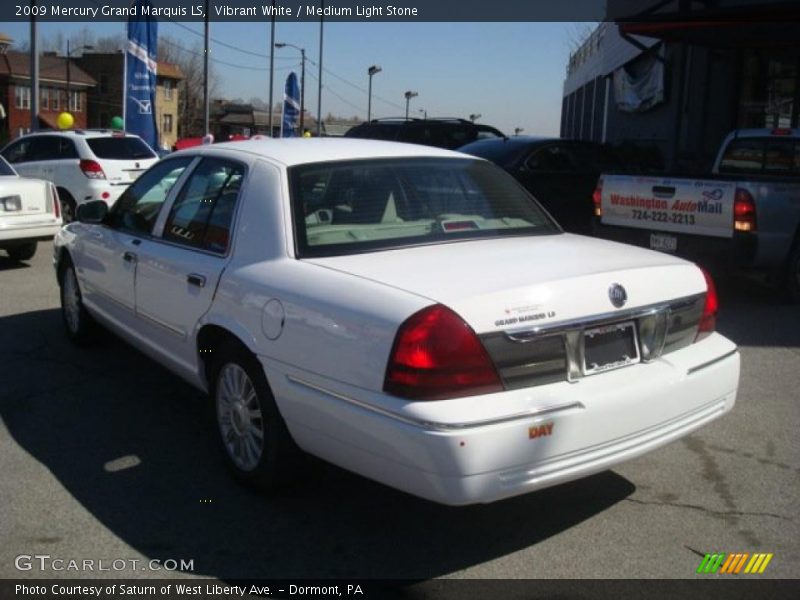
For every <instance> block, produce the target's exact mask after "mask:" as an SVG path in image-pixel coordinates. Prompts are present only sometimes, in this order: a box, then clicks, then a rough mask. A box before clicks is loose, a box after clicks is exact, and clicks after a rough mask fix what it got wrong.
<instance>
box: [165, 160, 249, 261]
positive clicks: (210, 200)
mask: <svg viewBox="0 0 800 600" xmlns="http://www.w3.org/2000/svg"><path fill="white" fill-rule="evenodd" d="M243 179H244V167H243V166H242V165H240V164H237V163H233V162H230V161H225V160H219V159H215V158H207V159H204V160H203V161H202V162H201V163H200V164H199V165H198V166H197V168H196V169H195V170H194V171H193V172H192V174H191V175H190V177H189V179H188V180H187V182H186V184H185V185H184V186H183V189H181V191H180V194H179V195H178V199H177V200H176V201H175V204H174V205H173V207H172V210H171V211H170V214H169V217H168V219H167V224H166V226H165V227H164V239H165V240H169V241H172V242H176V243H179V244H183V245H186V246H192V247H194V248H200V249H202V250H207V251H209V252H215V253H217V254H225V253H226V252H227V251H228V244H229V241H230V237H231V235H230V234H231V224H232V223H233V214H234V210H235V209H236V200H237V198H238V197H239V190H240V189H241V187H242V180H243Z"/></svg>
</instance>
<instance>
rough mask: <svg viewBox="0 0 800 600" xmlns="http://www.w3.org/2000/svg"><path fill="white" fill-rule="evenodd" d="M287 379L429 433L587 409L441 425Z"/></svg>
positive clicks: (558, 407)
mask: <svg viewBox="0 0 800 600" xmlns="http://www.w3.org/2000/svg"><path fill="white" fill-rule="evenodd" d="M286 379H288V380H289V381H290V382H292V383H295V384H297V385H301V386H303V387H307V388H309V389H311V390H314V391H317V392H320V393H322V394H325V395H326V396H330V397H331V398H336V399H337V400H341V401H342V402H346V403H348V404H352V405H354V406H358V407H359V408H363V409H364V410H368V411H370V412H374V413H377V414H379V415H383V416H384V417H389V418H390V419H394V420H395V421H400V422H402V423H406V424H408V425H413V426H414V427H420V428H421V429H426V430H428V431H465V430H468V429H477V428H479V427H486V426H488V425H497V424H500V423H508V422H510V421H518V420H522V419H530V418H533V417H541V416H543V415H549V414H552V413H555V412H560V411H563V410H569V409H571V408H586V407H585V406H584V405H583V404H581V403H580V402H577V401H576V402H565V403H563V404H553V405H551V406H544V407H542V408H536V409H532V410H529V411H525V412H521V413H516V414H513V415H508V416H505V417H498V418H496V419H485V420H483V421H472V422H469V423H440V422H436V421H424V420H422V419H414V418H412V417H406V416H404V415H401V414H398V413H396V412H394V411H390V410H386V409H384V408H379V407H377V406H373V405H372V404H367V403H366V402H362V401H361V400H356V399H355V398H351V397H350V396H345V395H343V394H340V393H338V392H333V391H331V390H328V389H325V388H323V387H320V386H318V385H316V384H313V383H309V382H308V381H303V380H302V379H298V378H297V377H293V376H291V375H287V376H286Z"/></svg>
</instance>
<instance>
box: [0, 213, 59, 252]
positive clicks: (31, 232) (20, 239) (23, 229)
mask: <svg viewBox="0 0 800 600" xmlns="http://www.w3.org/2000/svg"><path fill="white" fill-rule="evenodd" d="M21 218H24V217H21ZM60 228H61V219H46V220H36V221H27V222H21V223H13V222H11V223H9V222H8V220H3V219H0V244H3V245H4V246H8V245H12V244H13V245H16V244H25V243H28V242H39V241H46V240H52V239H53V238H54V237H55V235H56V233H58V230H59V229H60Z"/></svg>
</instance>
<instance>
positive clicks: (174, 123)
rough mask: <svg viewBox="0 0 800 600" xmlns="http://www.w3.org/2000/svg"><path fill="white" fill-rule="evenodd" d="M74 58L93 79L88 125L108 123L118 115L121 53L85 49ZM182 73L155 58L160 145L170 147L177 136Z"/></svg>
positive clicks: (122, 63)
mask: <svg viewBox="0 0 800 600" xmlns="http://www.w3.org/2000/svg"><path fill="white" fill-rule="evenodd" d="M76 62H77V63H78V64H79V65H80V67H81V68H82V69H83V70H84V71H86V72H87V73H89V74H90V75H91V76H92V77H94V78H95V79H96V80H97V86H96V87H95V88H94V89H93V90H92V91H91V92H90V93H89V97H88V104H89V125H88V126H89V127H92V128H98V127H109V126H110V124H111V119H113V118H114V117H115V116H119V117H121V116H122V87H123V77H124V62H125V61H124V57H123V54H122V52H92V53H86V54H84V55H83V56H81V57H80V58H79V59H76ZM183 79H184V75H183V73H182V72H181V70H180V68H179V67H178V66H177V65H173V64H170V63H166V62H162V61H159V62H158V72H157V76H156V101H155V109H156V127H157V128H158V139H159V143H160V145H162V146H167V147H170V148H171V147H172V146H173V145H174V144H175V142H176V141H177V139H178V107H179V106H180V104H179V97H178V85H179V84H180V82H181V81H182V80H183Z"/></svg>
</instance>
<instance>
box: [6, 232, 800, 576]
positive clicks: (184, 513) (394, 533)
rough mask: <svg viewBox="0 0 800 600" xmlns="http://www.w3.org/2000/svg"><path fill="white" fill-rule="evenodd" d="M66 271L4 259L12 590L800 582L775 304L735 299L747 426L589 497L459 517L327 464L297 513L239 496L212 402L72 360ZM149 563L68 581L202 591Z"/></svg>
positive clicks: (604, 480)
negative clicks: (726, 568)
mask: <svg viewBox="0 0 800 600" xmlns="http://www.w3.org/2000/svg"><path fill="white" fill-rule="evenodd" d="M50 261H51V245H50V244H49V243H46V244H40V247H39V252H38V253H37V255H36V256H35V257H34V259H33V260H32V261H31V263H30V264H19V263H12V262H11V261H9V260H8V259H6V258H5V257H2V258H0V359H1V360H0V417H2V419H0V473H2V477H1V478H0V539H2V540H3V543H2V544H0V578H17V577H58V576H63V575H65V573H63V572H57V571H53V570H44V571H41V570H39V569H37V568H34V569H32V570H29V571H18V570H17V568H16V567H15V558H16V557H17V556H19V555H21V554H25V555H35V554H47V555H50V556H52V557H59V558H63V559H65V560H70V559H75V560H83V559H94V560H100V559H103V560H105V561H107V562H108V563H110V562H111V561H113V560H117V559H126V560H131V559H135V560H139V561H141V563H147V561H149V560H152V559H159V560H162V561H166V560H168V559H173V560H177V561H180V560H192V561H193V567H194V568H193V571H192V573H191V575H197V576H203V577H217V578H240V577H264V578H275V577H282V578H293V577H326V578H327V577H337V578H350V577H353V578H360V577H372V578H377V577H386V578H412V579H416V580H427V579H430V578H436V577H452V578H566V577H569V578H685V577H708V576H696V575H695V571H696V569H697V567H698V565H699V564H700V561H701V559H702V557H703V555H704V554H705V553H706V552H771V553H773V554H774V558H773V559H772V561H771V563H770V564H769V566H768V568H767V570H766V572H765V573H764V574H763V575H761V576H760V577H780V578H797V577H800V541H798V540H800V524H799V523H798V519H799V517H800V436H798V433H797V432H798V431H799V430H800V392H798V390H799V389H800V308H799V307H797V306H791V305H789V304H786V303H785V302H784V301H783V300H782V299H781V298H780V297H779V296H777V295H776V294H775V293H774V292H772V291H770V290H767V289H763V288H760V287H758V286H756V285H754V284H751V283H749V282H746V281H741V280H724V281H722V282H721V285H720V294H721V302H722V309H721V313H720V319H719V322H718V329H719V330H720V331H721V332H722V333H724V334H725V335H727V336H728V337H730V338H731V339H733V340H734V341H735V342H737V343H738V344H739V345H740V348H741V354H742V369H743V370H742V378H741V385H740V392H739V398H738V402H737V405H736V407H735V409H734V410H733V412H732V413H730V414H729V415H728V416H726V417H725V418H723V419H722V420H719V421H717V422H715V423H713V424H712V425H710V426H708V427H706V428H705V429H703V430H701V431H699V432H697V433H695V434H694V435H691V436H689V437H688V438H685V439H683V440H682V441H679V442H677V443H674V444H672V445H670V446H668V447H666V448H663V449H661V450H658V451H656V452H654V453H651V454H649V455H647V456H645V457H642V458H640V459H638V460H635V461H633V462H630V463H627V464H624V465H622V466H620V467H618V468H616V469H614V470H612V471H608V472H605V473H601V474H599V475H596V476H593V477H591V478H588V479H585V480H582V481H578V482H573V483H570V484H567V485H563V486H560V487H557V488H552V489H549V490H545V491H542V492H539V493H535V494H530V495H527V496H523V497H519V498H515V499H512V500H507V501H503V502H499V503H496V504H493V505H488V506H473V507H465V508H448V507H444V506H438V505H435V504H432V503H429V502H426V501H423V500H418V499H416V498H413V497H410V496H407V495H405V494H402V493H400V492H396V491H394V490H391V489H389V488H385V487H383V486H381V485H378V484H375V483H372V482H370V481H367V480H364V479H362V478H360V477H356V476H354V475H351V474H348V473H346V472H344V471H341V470H339V469H337V468H334V467H330V466H327V465H324V464H322V463H318V462H314V461H310V462H309V465H308V466H307V468H306V469H305V471H303V473H302V474H299V475H298V482H297V485H296V486H294V487H293V488H292V489H291V490H289V491H287V492H285V493H283V494H281V495H280V496H277V497H264V496H260V495H257V494H254V493H251V492H249V491H246V490H243V489H242V488H240V487H238V486H237V485H236V484H234V483H233V482H232V481H231V480H230V479H229V477H228V476H227V474H226V473H225V470H224V466H223V463H222V459H221V457H220V456H218V455H217V452H216V449H215V447H214V446H213V444H212V443H211V442H210V441H209V440H210V434H209V430H208V428H207V424H206V421H205V413H204V411H203V398H202V397H201V396H200V395H199V394H198V393H197V392H196V391H194V390H193V389H192V388H190V387H189V386H187V385H185V384H184V383H182V382H181V381H180V380H178V379H177V378H175V377H174V376H172V375H170V374H169V373H168V372H167V371H165V370H163V369H162V368H161V367H160V366H158V365H157V364H155V363H153V362H152V361H150V360H149V359H147V358H145V357H144V356H142V355H140V354H139V353H138V352H136V351H134V350H132V349H130V348H129V347H127V346H126V345H125V344H123V343H122V342H120V341H118V340H116V339H114V338H113V337H110V336H108V337H107V338H104V339H103V340H101V343H100V344H99V345H98V346H96V347H92V348H90V349H76V348H74V347H72V346H70V345H69V343H68V342H67V341H66V338H65V336H64V334H63V332H62V324H61V317H60V313H59V310H58V288H57V285H56V282H55V277H54V275H53V270H52V267H51V262H50ZM141 563H140V564H138V565H137V566H136V567H133V566H130V567H126V568H125V569H124V570H122V571H111V572H90V573H83V572H81V573H74V572H72V573H68V574H69V575H71V576H90V577H91V576H94V577H105V576H108V577H120V576H123V577H163V576H164V575H165V574H167V575H170V576H171V575H174V576H180V577H183V576H188V575H190V574H188V573H174V574H170V573H165V572H164V571H149V570H144V571H142V570H141V569H142V564H141ZM741 577H753V576H750V575H748V576H745V575H741ZM755 577H758V576H755Z"/></svg>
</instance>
